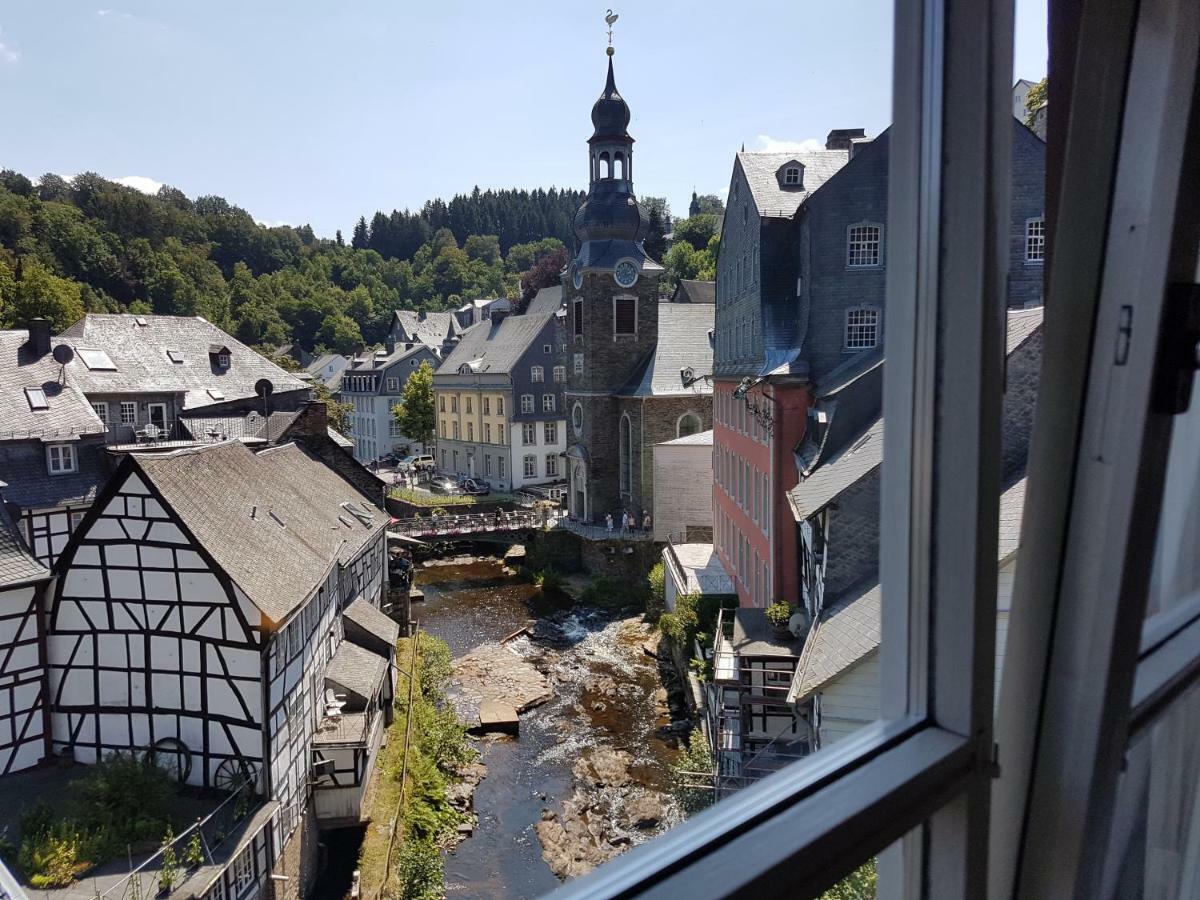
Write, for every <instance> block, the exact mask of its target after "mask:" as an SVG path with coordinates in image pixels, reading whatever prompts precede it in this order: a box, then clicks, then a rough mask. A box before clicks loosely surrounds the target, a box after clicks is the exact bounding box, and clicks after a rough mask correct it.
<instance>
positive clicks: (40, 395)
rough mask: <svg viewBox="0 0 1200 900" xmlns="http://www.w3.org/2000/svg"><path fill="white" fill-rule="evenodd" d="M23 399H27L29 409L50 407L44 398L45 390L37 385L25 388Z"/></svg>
mask: <svg viewBox="0 0 1200 900" xmlns="http://www.w3.org/2000/svg"><path fill="white" fill-rule="evenodd" d="M25 399H26V400H28V401H29V408H30V409H33V410H37V409H49V408H50V404H49V402H47V400H46V392H45V391H43V390H42V389H41V388H39V387H27V388H25Z"/></svg>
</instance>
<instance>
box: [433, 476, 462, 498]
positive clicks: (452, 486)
mask: <svg viewBox="0 0 1200 900" xmlns="http://www.w3.org/2000/svg"><path fill="white" fill-rule="evenodd" d="M429 490H431V491H433V492H434V493H435V494H457V493H459V491H460V488H459V486H458V482H457V481H455V480H454V479H453V478H451V477H450V476H449V475H435V476H434V477H433V478H432V479H430V481H429Z"/></svg>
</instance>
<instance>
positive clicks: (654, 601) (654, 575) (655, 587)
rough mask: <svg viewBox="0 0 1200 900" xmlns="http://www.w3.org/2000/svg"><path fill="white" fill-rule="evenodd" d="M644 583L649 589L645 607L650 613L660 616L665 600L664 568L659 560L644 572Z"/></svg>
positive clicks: (664, 606)
mask: <svg viewBox="0 0 1200 900" xmlns="http://www.w3.org/2000/svg"><path fill="white" fill-rule="evenodd" d="M646 585H647V587H648V588H649V590H650V598H649V602H648V603H647V604H646V609H647V611H648V612H649V613H651V614H652V615H657V616H660V617H661V616H662V614H663V610H664V609H665V608H666V602H667V582H666V569H665V568H664V567H663V564H662V562H661V561H659V562H656V563H655V564H654V565H653V566H652V567H651V568H650V571H649V572H648V573H647V574H646Z"/></svg>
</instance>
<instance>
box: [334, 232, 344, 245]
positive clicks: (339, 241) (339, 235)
mask: <svg viewBox="0 0 1200 900" xmlns="http://www.w3.org/2000/svg"><path fill="white" fill-rule="evenodd" d="M333 242H334V243H335V244H337V245H338V246H339V247H345V246H346V242H345V241H344V240H342V229H340V228H339V229H338V230H337V235H336V237H334V239H333Z"/></svg>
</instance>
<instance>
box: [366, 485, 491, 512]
mask: <svg viewBox="0 0 1200 900" xmlns="http://www.w3.org/2000/svg"><path fill="white" fill-rule="evenodd" d="M388 496H389V497H392V498H394V499H396V500H403V501H404V502H405V503H411V504H412V505H413V506H420V507H432V509H431V511H430V515H435V516H444V515H447V512H446V507H449V506H474V505H476V504H477V503H478V502H479V499H478V498H477V497H473V496H471V495H470V494H431V493H429V492H428V491H414V490H413V489H412V488H403V487H394V488H392V489H391V490H390V491H388ZM489 499H491V500H495V499H496V495H494V494H493V495H492V496H491V497H489Z"/></svg>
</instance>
